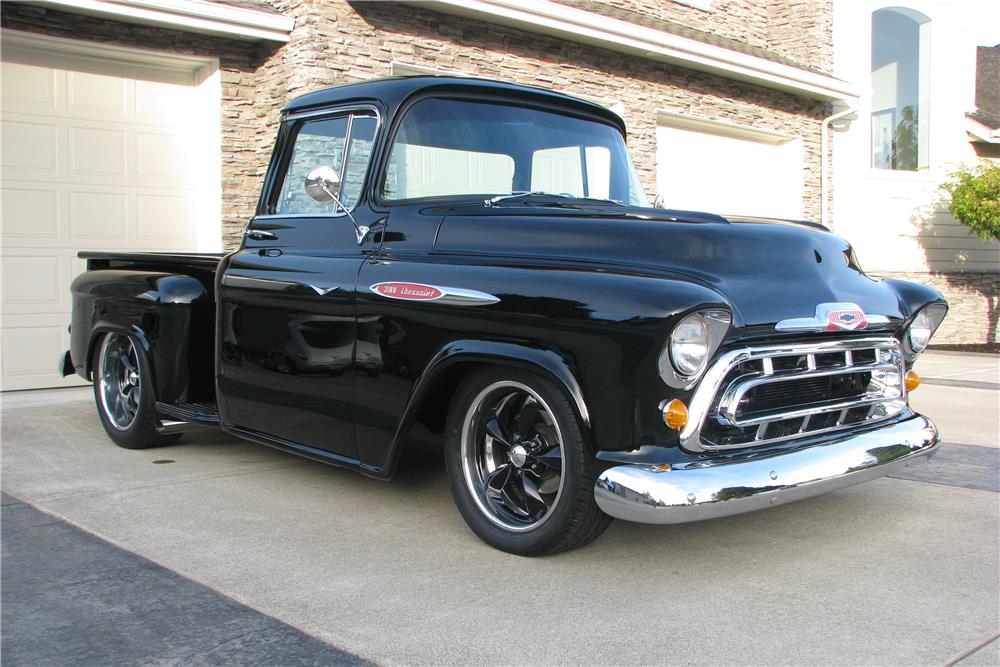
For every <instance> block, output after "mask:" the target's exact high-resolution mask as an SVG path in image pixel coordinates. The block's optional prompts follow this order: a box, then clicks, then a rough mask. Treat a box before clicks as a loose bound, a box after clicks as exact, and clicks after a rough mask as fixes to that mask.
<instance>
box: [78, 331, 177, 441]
mask: <svg viewBox="0 0 1000 667" xmlns="http://www.w3.org/2000/svg"><path fill="white" fill-rule="evenodd" d="M91 368H92V369H93V375H94V402H95V403H96V404H97V414H98V416H99V417H100V419H101V425H102V426H104V430H105V431H106V432H107V434H108V437H109V438H111V439H112V440H113V441H114V443H115V444H116V445H118V446H119V447H124V448H125V449H148V448H150V447H161V446H163V445H169V444H172V443H174V442H176V441H177V439H178V438H180V434H177V433H175V434H172V435H162V434H160V433H159V432H157V430H156V426H157V424H158V423H159V421H160V415H159V413H157V412H156V408H155V407H154V402H153V390H152V377H153V376H152V373H151V372H150V367H149V361H148V360H147V359H146V355H145V353H144V352H143V349H142V347H141V346H140V345H139V344H138V343H137V342H136V341H135V339H133V338H132V337H131V336H129V335H127V334H119V333H108V334H105V335H104V336H103V337H102V338H101V340H99V341H98V342H97V345H95V346H94V359H93V365H92V366H91Z"/></svg>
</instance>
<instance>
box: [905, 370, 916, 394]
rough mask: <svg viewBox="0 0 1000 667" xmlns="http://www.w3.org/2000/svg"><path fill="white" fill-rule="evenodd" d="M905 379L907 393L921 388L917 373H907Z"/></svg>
mask: <svg viewBox="0 0 1000 667" xmlns="http://www.w3.org/2000/svg"><path fill="white" fill-rule="evenodd" d="M903 379H904V381H905V382H906V391H913V390H914V389H916V388H917V387H919V386H920V376H919V375H917V372H916V371H907V372H906V376H905V377H904V378H903Z"/></svg>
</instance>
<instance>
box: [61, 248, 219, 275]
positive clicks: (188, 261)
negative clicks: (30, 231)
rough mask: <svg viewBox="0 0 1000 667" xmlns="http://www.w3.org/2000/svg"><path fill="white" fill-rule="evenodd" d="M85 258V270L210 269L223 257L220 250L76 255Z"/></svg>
mask: <svg viewBox="0 0 1000 667" xmlns="http://www.w3.org/2000/svg"><path fill="white" fill-rule="evenodd" d="M77 257H79V258H80V259H85V260H87V270H88V271H92V270H94V269H133V268H139V267H143V268H145V267H150V266H154V267H156V268H157V269H163V270H167V269H174V270H176V269H177V268H183V267H194V268H197V269H200V270H202V271H206V270H208V271H212V272H214V271H215V269H216V268H217V267H218V266H219V261H220V260H222V258H223V257H225V253H222V252H205V253H189V252H99V251H86V252H81V253H79V254H78V255H77Z"/></svg>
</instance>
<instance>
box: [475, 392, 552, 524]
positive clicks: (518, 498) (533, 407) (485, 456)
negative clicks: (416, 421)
mask: <svg viewBox="0 0 1000 667" xmlns="http://www.w3.org/2000/svg"><path fill="white" fill-rule="evenodd" d="M562 444H563V438H562V433H561V432H560V430H559V425H558V423H557V422H556V420H555V418H554V417H553V412H552V410H551V409H550V408H549V406H548V405H547V404H546V403H545V401H544V400H543V399H542V398H541V396H539V395H538V394H537V393H536V392H535V391H533V390H532V389H531V388H529V387H527V386H525V385H523V384H521V383H518V382H512V381H502V382H495V383H493V384H491V385H489V386H487V387H486V388H485V389H483V390H482V391H481V392H479V394H478V395H477V396H476V397H475V398H474V399H473V401H472V403H471V405H470V407H469V409H468V411H467V412H466V415H465V420H464V422H463V424H462V435H461V460H462V469H463V475H464V477H465V484H466V486H467V487H468V490H469V492H470V493H471V495H472V497H473V499H474V500H475V502H476V505H477V506H478V507H479V509H480V511H481V512H482V514H483V515H484V516H485V517H486V518H488V519H489V520H490V521H491V522H492V523H494V524H496V525H498V526H500V527H502V528H504V529H506V530H510V531H514V532H525V531H529V530H533V529H535V528H538V527H539V526H540V525H542V524H543V523H545V522H546V521H547V520H548V519H549V517H550V516H552V512H553V510H554V509H555V507H556V505H557V504H558V502H559V500H560V497H561V495H562V491H563V480H564V478H565V469H564V463H563V456H562Z"/></svg>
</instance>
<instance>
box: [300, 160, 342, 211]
mask: <svg viewBox="0 0 1000 667" xmlns="http://www.w3.org/2000/svg"><path fill="white" fill-rule="evenodd" d="M342 185H343V184H342V182H341V180H340V174H338V173H337V170H336V169H334V168H333V167H327V166H325V165H324V166H321V167H316V168H315V169H313V170H312V171H310V172H309V175H308V176H306V182H305V189H306V194H307V195H309V197H311V198H312V200H313V201H316V202H319V203H320V204H328V203H330V202H332V201H337V200H338V199H339V198H340V189H341V187H342ZM337 203H338V205H339V203H340V202H339V201H337Z"/></svg>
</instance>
